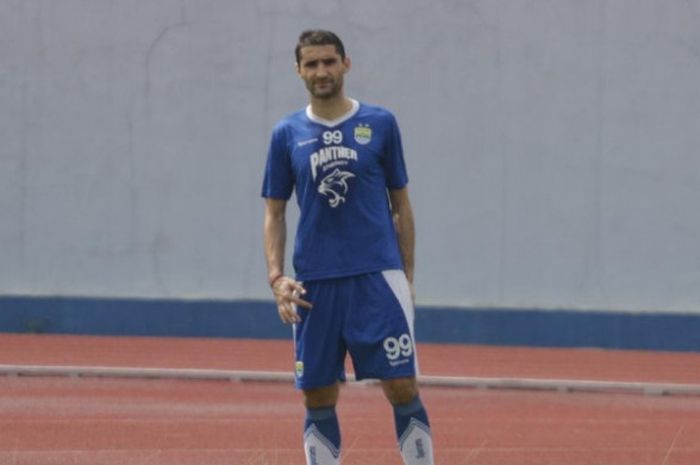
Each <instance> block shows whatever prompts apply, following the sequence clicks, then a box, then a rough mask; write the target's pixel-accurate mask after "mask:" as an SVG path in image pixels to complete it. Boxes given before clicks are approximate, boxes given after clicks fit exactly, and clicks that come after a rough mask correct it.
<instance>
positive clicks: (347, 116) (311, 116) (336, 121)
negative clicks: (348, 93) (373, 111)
mask: <svg viewBox="0 0 700 465" xmlns="http://www.w3.org/2000/svg"><path fill="white" fill-rule="evenodd" d="M349 100H350V102H351V103H352V107H351V108H350V110H349V111H348V112H347V113H345V114H344V115H343V116H341V117H339V118H336V119H334V120H327V119H325V118H321V117H320V116H316V115H314V113H313V112H312V111H311V105H309V106H307V107H306V116H307V118H309V119H310V120H311V121H313V122H315V123H318V124H322V125H324V126H328V127H329V128H331V127H333V126H337V125H339V124H340V123H342V122H344V121H347V120H348V119H350V118H352V117H353V116H355V113H357V110H359V109H360V102H358V101H357V100H355V99H352V98H351V99H349Z"/></svg>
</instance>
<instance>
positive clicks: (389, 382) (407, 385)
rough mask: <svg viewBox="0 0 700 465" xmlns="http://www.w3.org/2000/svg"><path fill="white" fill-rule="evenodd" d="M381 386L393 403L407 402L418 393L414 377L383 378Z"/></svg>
mask: <svg viewBox="0 0 700 465" xmlns="http://www.w3.org/2000/svg"><path fill="white" fill-rule="evenodd" d="M382 388H383V389H384V395H386V398H387V399H389V402H391V403H392V404H393V405H400V404H407V403H409V402H411V401H412V400H413V399H414V398H415V397H416V396H417V395H418V384H417V383H416V378H397V379H385V380H382Z"/></svg>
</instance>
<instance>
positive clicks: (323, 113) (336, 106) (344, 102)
mask: <svg viewBox="0 0 700 465" xmlns="http://www.w3.org/2000/svg"><path fill="white" fill-rule="evenodd" d="M351 109H352V100H350V99H348V98H345V96H344V95H339V96H338V97H336V98H333V99H318V98H311V112H312V113H313V114H314V115H316V116H318V117H319V118H323V119H325V120H328V121H333V120H335V119H338V118H340V117H341V116H343V115H345V114H347V112H349V111H350V110H351Z"/></svg>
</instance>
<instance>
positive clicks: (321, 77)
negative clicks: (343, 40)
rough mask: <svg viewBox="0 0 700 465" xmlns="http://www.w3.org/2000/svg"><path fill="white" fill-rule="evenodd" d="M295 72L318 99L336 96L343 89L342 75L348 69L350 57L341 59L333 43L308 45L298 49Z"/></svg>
mask: <svg viewBox="0 0 700 465" xmlns="http://www.w3.org/2000/svg"><path fill="white" fill-rule="evenodd" d="M300 55H301V58H300V60H299V63H298V64H297V73H299V77H301V78H302V79H303V80H304V83H305V84H306V88H307V89H308V90H309V93H310V94H311V95H312V96H313V97H315V98H320V99H330V98H333V97H335V96H337V95H338V94H339V93H340V92H341V90H342V89H343V76H344V75H345V73H346V72H348V70H349V69H350V59H349V58H347V57H345V60H343V59H342V58H341V57H340V54H339V53H338V52H337V51H336V49H335V46H334V45H309V46H306V47H302V48H301V50H300Z"/></svg>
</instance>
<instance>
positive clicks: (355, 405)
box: [0, 335, 700, 465]
mask: <svg viewBox="0 0 700 465" xmlns="http://www.w3.org/2000/svg"><path fill="white" fill-rule="evenodd" d="M289 350H291V348H290V346H289V344H288V343H287V342H283V341H242V340H235V341H229V340H190V339H146V338H129V339H126V338H95V337H74V336H70V337H69V336H14V335H4V336H0V364H42V365H50V364H59V365H100V366H133V367H182V368H185V367H186V368H223V369H241V370H249V369H263V370H287V369H288V368H289V366H290V365H291V362H290V359H291V356H290V355H289V352H288V351H289ZM420 354H421V363H422V367H423V372H424V373H425V374H439V375H445V374H453V375H466V376H507V377H515V376H523V377H537V376H539V377H548V378H578V379H601V380H632V381H663V382H673V383H697V382H698V380H699V379H700V369H699V367H700V354H673V353H644V352H614V351H597V350H584V351H581V350H573V351H572V350H558V349H546V350H544V349H508V348H488V347H468V346H421V347H420ZM422 397H423V400H424V402H425V404H426V405H427V407H428V409H429V413H430V415H431V421H432V428H433V434H434V439H435V443H436V459H437V463H438V464H439V465H447V464H450V465H454V464H456V465H546V464H552V465H555V464H556V465H567V464H568V465H589V464H590V465H644V464H654V465H697V464H699V463H700V398H698V397H695V396H693V397H690V396H689V397H684V396H670V397H664V396H642V395H629V394H611V393H557V392H538V391H506V390H502V391H497V390H475V389H458V388H434V387H430V388H427V387H426V388H423V390H422ZM338 411H339V416H340V421H341V426H342V429H343V443H344V447H343V448H344V456H343V462H342V463H343V464H344V465H361V464H362V465H373V464H374V465H400V464H401V461H400V459H399V456H398V453H397V451H396V445H395V442H396V440H395V437H394V433H393V422H392V418H391V410H390V407H389V406H388V404H387V403H386V402H385V401H384V400H383V398H382V394H381V392H380V390H379V388H377V387H376V386H364V385H349V386H345V387H344V388H343V390H342V394H341V402H340V405H339V410H338ZM302 418H303V409H302V408H301V406H300V404H299V398H298V393H297V392H296V391H295V390H294V388H293V387H292V386H291V385H288V384H286V383H230V382H216V381H178V380H134V379H130V380H127V379H103V378H65V377H57V378H34V377H0V465H5V464H9V465H101V464H104V465H112V464H129V465H132V464H135V465H140V464H149V465H166V464H167V465H190V464H192V465H194V464H196V465H216V464H222V465H223V464H227V465H228V464H235V465H303V464H304V458H303V453H302V451H301V422H302Z"/></svg>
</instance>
